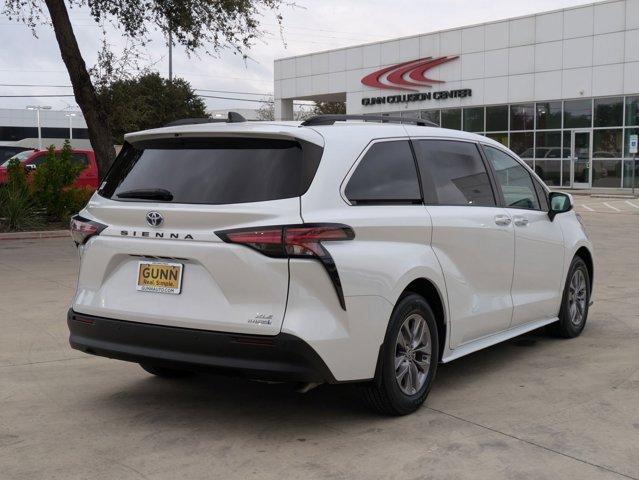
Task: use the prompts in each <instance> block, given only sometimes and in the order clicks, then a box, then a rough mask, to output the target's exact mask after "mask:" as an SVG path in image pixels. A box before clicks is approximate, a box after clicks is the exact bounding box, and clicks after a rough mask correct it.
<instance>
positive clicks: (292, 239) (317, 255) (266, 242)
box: [215, 223, 355, 310]
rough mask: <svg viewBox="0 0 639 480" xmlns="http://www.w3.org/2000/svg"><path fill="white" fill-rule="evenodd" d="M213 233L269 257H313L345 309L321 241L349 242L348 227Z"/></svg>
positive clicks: (351, 234)
mask: <svg viewBox="0 0 639 480" xmlns="http://www.w3.org/2000/svg"><path fill="white" fill-rule="evenodd" d="M215 233H216V234H217V236H218V237H220V238H221V239H222V240H224V241H225V242H227V243H237V244H240V245H245V246H247V247H250V248H253V249H254V250H257V251H258V252H260V253H263V254H264V255H268V256H269V257H279V258H314V259H317V260H319V261H321V262H322V264H323V265H324V268H325V269H326V272H327V273H328V275H329V277H330V278H331V281H332V282H333V286H334V287H335V291H336V292H337V297H338V298H339V303H340V305H341V306H342V308H343V309H344V310H346V303H345V301H344V293H343V291H342V284H341V282H340V279H339V274H338V273H337V268H336V267H335V262H334V261H333V257H331V255H330V254H329V253H328V251H326V249H325V248H324V247H323V246H322V242H334V241H341V240H352V239H353V238H355V232H353V229H352V228H351V227H349V226H348V225H342V224H336V223H316V224H305V225H280V226H271V227H257V228H241V229H236V230H224V231H220V232H215Z"/></svg>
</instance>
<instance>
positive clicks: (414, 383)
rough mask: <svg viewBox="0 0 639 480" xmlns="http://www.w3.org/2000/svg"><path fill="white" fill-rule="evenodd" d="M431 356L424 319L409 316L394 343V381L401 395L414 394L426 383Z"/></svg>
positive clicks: (427, 330)
mask: <svg viewBox="0 0 639 480" xmlns="http://www.w3.org/2000/svg"><path fill="white" fill-rule="evenodd" d="M431 355H432V342H431V337H430V330H429V328H428V324H427V323H426V320H425V319H424V317H422V316H421V315H420V314H418V313H413V314H411V315H409V316H408V317H407V318H406V319H405V320H404V323H403V324H402V326H401V328H400V329H399V332H398V333H397V340H396V342H395V379H396V380H397V384H398V385H399V388H400V389H401V391H402V392H403V393H405V394H406V395H414V394H416V393H417V392H418V391H419V390H420V389H421V388H422V387H423V386H424V383H425V382H426V379H427V377H428V370H429V367H430V362H431Z"/></svg>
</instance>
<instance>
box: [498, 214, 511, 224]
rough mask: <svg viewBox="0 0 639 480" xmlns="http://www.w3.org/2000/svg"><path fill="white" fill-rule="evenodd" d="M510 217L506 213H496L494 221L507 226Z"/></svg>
mask: <svg viewBox="0 0 639 480" xmlns="http://www.w3.org/2000/svg"><path fill="white" fill-rule="evenodd" d="M510 221H511V220H510V217H509V216H508V215H496V216H495V223H496V224H497V225H501V226H507V225H510Z"/></svg>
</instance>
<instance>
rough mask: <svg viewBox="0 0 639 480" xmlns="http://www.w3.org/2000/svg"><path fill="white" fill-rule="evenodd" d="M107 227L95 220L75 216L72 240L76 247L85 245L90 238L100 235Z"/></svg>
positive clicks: (72, 220) (72, 226) (73, 218)
mask: <svg viewBox="0 0 639 480" xmlns="http://www.w3.org/2000/svg"><path fill="white" fill-rule="evenodd" d="M106 227H107V226H106V225H103V224H101V223H99V222H96V221H94V220H88V219H86V218H83V217H81V216H80V215H75V216H74V217H72V218H71V224H70V229H71V238H72V239H73V241H74V242H75V244H76V245H84V244H85V243H86V242H87V240H89V238H91V237H93V236H94V235H99V234H100V232H101V231H102V230H104V229H105V228H106Z"/></svg>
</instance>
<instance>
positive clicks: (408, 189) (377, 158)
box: [344, 140, 421, 204]
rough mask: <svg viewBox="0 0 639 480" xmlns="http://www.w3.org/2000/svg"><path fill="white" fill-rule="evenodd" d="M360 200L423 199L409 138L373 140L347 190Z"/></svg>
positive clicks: (398, 200)
mask: <svg viewBox="0 0 639 480" xmlns="http://www.w3.org/2000/svg"><path fill="white" fill-rule="evenodd" d="M344 193H345V194H346V198H348V199H349V200H350V201H351V202H353V203H355V204H357V203H384V202H388V203H393V202H402V203H421V193H420V191H419V181H418V179H417V170H416V169H415V160H414V158H413V152H412V150H411V148H410V144H409V143H408V141H407V140H401V141H388V142H378V143H375V144H373V145H372V146H371V147H370V148H369V150H368V151H367V152H366V154H365V155H364V158H362V160H361V161H360V162H359V165H357V168H356V169H355V172H354V173H353V175H352V176H351V178H350V179H349V181H348V184H347V185H346V189H345V190H344Z"/></svg>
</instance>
